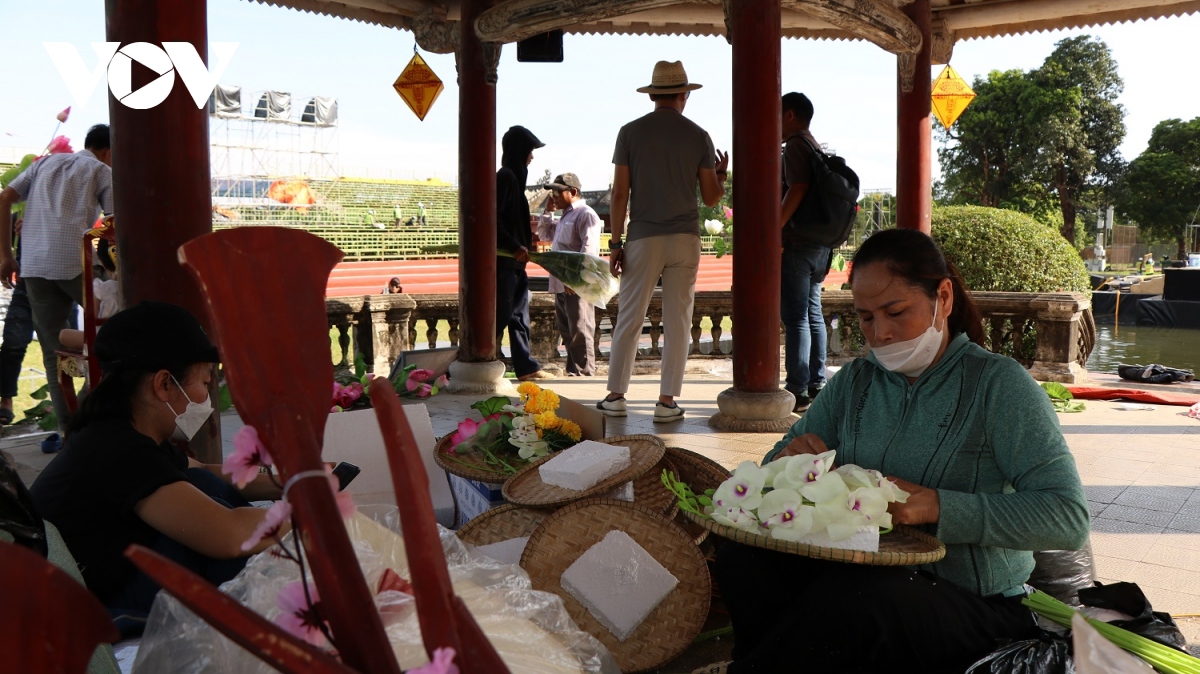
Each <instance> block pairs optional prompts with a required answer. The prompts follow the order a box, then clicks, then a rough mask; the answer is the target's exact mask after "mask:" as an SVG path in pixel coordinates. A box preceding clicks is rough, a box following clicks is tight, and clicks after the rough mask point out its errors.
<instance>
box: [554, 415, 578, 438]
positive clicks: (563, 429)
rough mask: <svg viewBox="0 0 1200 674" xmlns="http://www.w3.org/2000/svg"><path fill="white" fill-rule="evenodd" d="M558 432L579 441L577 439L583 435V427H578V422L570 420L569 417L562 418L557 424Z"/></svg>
mask: <svg viewBox="0 0 1200 674" xmlns="http://www.w3.org/2000/svg"><path fill="white" fill-rule="evenodd" d="M558 432H559V433H562V434H563V435H565V436H567V437H568V438H571V439H572V440H574V441H575V442H579V439H580V438H582V437H583V429H581V428H579V424H577V423H575V422H574V421H571V420H570V419H563V420H562V423H561V424H559V426H558Z"/></svg>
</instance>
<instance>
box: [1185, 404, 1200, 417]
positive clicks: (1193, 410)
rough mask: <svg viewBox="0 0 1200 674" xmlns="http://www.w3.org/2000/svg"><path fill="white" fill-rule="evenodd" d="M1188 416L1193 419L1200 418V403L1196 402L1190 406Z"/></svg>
mask: <svg viewBox="0 0 1200 674" xmlns="http://www.w3.org/2000/svg"><path fill="white" fill-rule="evenodd" d="M1188 416H1189V417H1191V418H1193V419H1200V403H1196V404H1195V405H1192V406H1191V407H1190V408H1188Z"/></svg>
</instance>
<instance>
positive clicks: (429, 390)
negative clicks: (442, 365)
mask: <svg viewBox="0 0 1200 674" xmlns="http://www.w3.org/2000/svg"><path fill="white" fill-rule="evenodd" d="M415 393H416V394H417V397H418V398H428V397H429V396H431V395H433V387H432V386H430V385H429V384H420V385H419V386H418V387H417V390H416V391H415Z"/></svg>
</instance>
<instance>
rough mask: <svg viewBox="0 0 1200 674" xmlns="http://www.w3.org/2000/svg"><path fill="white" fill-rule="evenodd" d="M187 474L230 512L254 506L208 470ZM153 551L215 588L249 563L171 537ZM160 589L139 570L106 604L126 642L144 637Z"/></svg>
mask: <svg viewBox="0 0 1200 674" xmlns="http://www.w3.org/2000/svg"><path fill="white" fill-rule="evenodd" d="M185 472H186V473H187V477H188V482H191V483H192V485H194V486H195V487H196V488H197V489H199V490H200V491H202V492H204V493H205V494H207V495H208V496H209V498H211V499H212V500H214V501H216V502H217V503H219V504H221V505H223V506H225V507H226V508H245V507H247V506H249V505H250V502H249V501H247V500H246V499H245V498H244V497H243V496H242V495H241V493H240V492H238V490H237V489H235V488H234V487H233V486H232V485H230V484H229V483H227V482H225V481H224V480H222V479H221V478H219V477H217V476H216V475H215V474H214V473H212V472H211V471H209V470H208V469H206V468H188V469H187V470H186V471H185ZM153 550H154V551H155V552H157V553H158V554H160V555H162V556H164V557H166V558H167V559H169V560H171V561H173V562H175V563H176V564H178V565H180V566H182V567H183V568H185V569H188V570H189V571H192V572H194V573H196V574H198V575H200V576H201V577H203V578H204V579H205V580H207V581H208V582H210V583H212V584H213V585H220V584H221V583H224V582H225V581H228V580H232V579H233V578H234V576H236V575H238V574H239V573H241V571H242V569H243V568H244V567H245V566H246V561H247V560H248V559H249V557H236V558H234V559H213V558H212V557H206V556H205V555H203V554H201V553H199V552H196V551H195V550H193V549H191V548H189V547H187V546H186V545H184V544H182V543H180V542H178V541H176V540H174V539H172V538H169V537H167V536H159V537H158V541H157V542H155V544H154V546H153ZM159 589H161V588H160V587H159V585H158V583H156V582H154V581H153V580H151V579H150V576H147V575H146V574H145V573H142V571H141V570H138V572H137V575H135V576H134V577H133V578H131V579H130V580H129V582H128V584H126V585H125V587H124V588H122V589H121V590H120V591H118V592H117V593H116V594H115V595H113V596H112V597H109V598H108V600H107V601H106V602H105V604H106V605H107V607H108V610H109V613H110V614H112V616H113V619H114V621H115V622H116V623H117V626H118V629H119V630H120V631H121V636H122V637H123V638H129V637H133V636H136V635H138V634H140V633H141V631H142V628H143V627H144V626H145V617H146V614H148V613H149V612H150V606H151V605H153V604H154V597H155V595H157V594H158V591H159Z"/></svg>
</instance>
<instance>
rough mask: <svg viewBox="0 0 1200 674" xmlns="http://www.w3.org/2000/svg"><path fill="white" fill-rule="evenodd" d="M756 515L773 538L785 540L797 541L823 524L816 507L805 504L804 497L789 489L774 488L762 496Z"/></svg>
mask: <svg viewBox="0 0 1200 674" xmlns="http://www.w3.org/2000/svg"><path fill="white" fill-rule="evenodd" d="M758 516H759V517H760V518H761V519H762V526H764V527H766V528H767V529H769V530H770V532H771V536H772V537H773V538H778V539H780V540H785V541H798V540H800V539H801V538H803V537H804V536H807V535H808V534H810V533H812V532H813V531H814V530H817V529H820V528H822V527H823V525H824V518H823V517H821V515H820V514H819V513H818V512H817V509H816V508H814V507H813V506H811V505H805V503H804V497H802V496H800V494H799V492H796V491H793V490H791V489H776V490H774V491H771V492H769V493H768V494H767V495H765V496H763V500H762V504H761V505H759V506H758Z"/></svg>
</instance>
